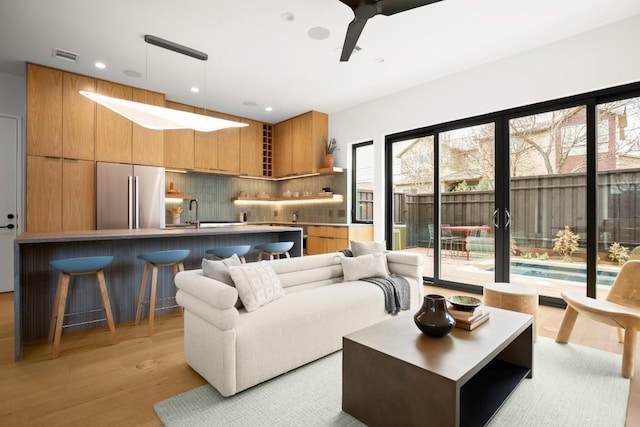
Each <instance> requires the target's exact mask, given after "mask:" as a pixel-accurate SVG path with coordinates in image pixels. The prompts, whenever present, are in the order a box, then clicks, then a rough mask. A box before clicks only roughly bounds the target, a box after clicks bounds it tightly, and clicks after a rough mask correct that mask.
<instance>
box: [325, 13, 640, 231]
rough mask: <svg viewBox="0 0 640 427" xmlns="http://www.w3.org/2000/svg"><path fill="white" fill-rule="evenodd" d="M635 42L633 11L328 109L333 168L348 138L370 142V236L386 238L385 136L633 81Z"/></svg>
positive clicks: (637, 67)
mask: <svg viewBox="0 0 640 427" xmlns="http://www.w3.org/2000/svg"><path fill="white" fill-rule="evenodd" d="M637 40H640V15H636V16H633V17H631V18H629V19H626V20H623V21H620V22H617V23H615V24H612V25H608V26H605V27H601V28H599V29H596V30H593V31H590V32H587V33H583V34H580V35H577V36H574V37H571V38H568V39H565V40H562V41H560V42H556V43H553V44H550V45H546V46H543V47H540V48H536V49H533V50H530V51H528V52H525V53H522V54H518V55H514V56H511V57H508V58H505V59H502V60H499V61H495V62H492V63H489V64H486V65H483V66H480V67H477V68H474V69H470V70H467V71H464V72H461V73H458V74H455V75H452V76H448V77H446V78H443V79H440V80H437V81H433V82H430V83H427V84H424V85H422V86H418V87H415V88H412V89H409V90H406V91H403V92H399V93H396V94H393V95H389V96H385V97H383V98H379V99H377V100H374V101H370V102H368V103H365V104H361V105H358V106H355V107H353V108H349V109H346V110H343V111H340V112H337V113H333V114H331V115H330V116H329V135H330V136H331V137H333V138H336V140H337V141H338V142H339V144H340V146H341V148H342V149H341V150H338V151H337V152H336V166H341V167H350V166H351V149H350V147H349V146H350V145H351V144H353V143H356V142H362V141H370V140H373V141H374V146H375V148H374V151H375V154H374V161H375V168H374V170H375V171H379V172H378V173H376V174H374V225H375V227H374V229H375V239H376V240H382V239H384V236H385V229H384V226H385V225H384V198H383V196H384V172H383V171H384V137H385V135H388V134H392V133H396V132H400V131H405V130H410V129H415V128H419V127H423V126H428V125H433V124H438V123H444V122H447V121H451V120H456V119H462V118H466V117H472V116H476V115H479V114H484V113H490V112H495V111H500V110H504V109H508V108H513V107H518V106H522V105H528V104H532V103H535V102H539V101H548V100H551V99H556V98H562V97H565V96H570V95H575V94H580V93H584V92H590V91H593V90H598V89H603V88H607V87H612V86H617V85H621V84H625V83H632V82H637V81H640V54H638V50H637Z"/></svg>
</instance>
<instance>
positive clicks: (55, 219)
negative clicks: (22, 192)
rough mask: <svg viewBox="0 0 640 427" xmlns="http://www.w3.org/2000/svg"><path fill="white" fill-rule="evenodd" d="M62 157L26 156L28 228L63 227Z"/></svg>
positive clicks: (46, 228)
mask: <svg viewBox="0 0 640 427" xmlns="http://www.w3.org/2000/svg"><path fill="white" fill-rule="evenodd" d="M61 201H62V159H60V158H52V157H41V156H27V231H31V232H38V231H61V230H62V209H60V203H61Z"/></svg>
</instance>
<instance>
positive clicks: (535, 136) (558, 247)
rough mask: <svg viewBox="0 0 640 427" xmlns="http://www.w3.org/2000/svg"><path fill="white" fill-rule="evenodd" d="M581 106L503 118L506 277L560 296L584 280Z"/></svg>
mask: <svg viewBox="0 0 640 427" xmlns="http://www.w3.org/2000/svg"><path fill="white" fill-rule="evenodd" d="M585 112H586V108H585V106H578V107H572V108H566V109H561V110H554V111H549V112H544V113H540V114H534V115H528V116H523V117H518V118H514V119H511V120H510V121H509V151H510V165H509V170H510V174H511V181H510V188H511V194H510V217H511V223H510V228H511V236H510V240H511V245H510V246H511V247H510V252H509V255H510V257H511V259H510V269H509V270H510V278H509V282H510V283H514V284H520V285H525V286H531V287H535V288H537V289H538V291H539V293H541V294H543V295H547V296H552V297H558V298H559V297H560V293H561V292H562V291H565V290H577V289H576V288H582V289H581V290H580V292H584V286H585V285H586V242H587V234H586V232H587V218H586V208H587V203H586V195H587V193H586V153H587V152H586V141H587V132H586V128H587V125H586V114H585Z"/></svg>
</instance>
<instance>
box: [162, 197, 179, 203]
mask: <svg viewBox="0 0 640 427" xmlns="http://www.w3.org/2000/svg"><path fill="white" fill-rule="evenodd" d="M164 201H165V203H182V202H184V199H182V198H179V197H165V198H164Z"/></svg>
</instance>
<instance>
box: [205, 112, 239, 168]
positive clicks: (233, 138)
mask: <svg viewBox="0 0 640 427" xmlns="http://www.w3.org/2000/svg"><path fill="white" fill-rule="evenodd" d="M195 112H196V113H197V114H203V115H206V116H209V117H216V118H219V119H225V120H232V121H234V122H237V121H240V119H239V118H238V117H235V116H230V115H228V114H223V113H218V112H216V111H205V110H203V109H198V108H196V109H195ZM194 164H195V169H196V170H199V171H203V172H217V173H224V174H230V175H238V174H240V129H239V128H227V129H220V130H216V131H213V132H195V160H194Z"/></svg>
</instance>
